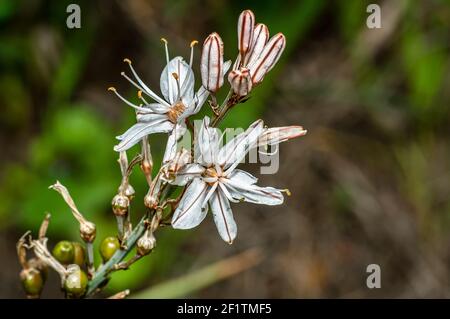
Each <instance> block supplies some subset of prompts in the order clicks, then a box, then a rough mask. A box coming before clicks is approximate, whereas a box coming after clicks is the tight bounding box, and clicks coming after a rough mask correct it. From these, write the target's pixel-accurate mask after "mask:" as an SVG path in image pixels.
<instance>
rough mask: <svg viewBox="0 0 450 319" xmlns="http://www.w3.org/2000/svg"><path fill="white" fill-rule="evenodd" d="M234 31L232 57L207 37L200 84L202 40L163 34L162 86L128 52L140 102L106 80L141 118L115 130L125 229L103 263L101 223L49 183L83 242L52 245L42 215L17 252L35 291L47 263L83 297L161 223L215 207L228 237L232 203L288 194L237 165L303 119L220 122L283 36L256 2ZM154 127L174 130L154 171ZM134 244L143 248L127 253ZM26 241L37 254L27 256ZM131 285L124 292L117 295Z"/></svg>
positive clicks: (118, 202) (272, 59) (195, 221)
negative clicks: (176, 52)
mask: <svg viewBox="0 0 450 319" xmlns="http://www.w3.org/2000/svg"><path fill="white" fill-rule="evenodd" d="M237 31H238V34H237V39H238V48H239V50H238V54H237V57H236V59H235V60H234V63H232V62H231V61H224V53H225V50H224V43H223V41H222V39H221V37H220V35H219V34H217V33H215V32H214V33H211V34H210V35H209V36H208V37H207V38H206V39H205V41H204V42H203V47H202V53H201V59H200V70H199V71H200V75H201V84H200V87H199V88H198V89H197V90H195V86H196V85H195V77H194V71H193V60H194V47H195V45H196V44H197V43H198V42H197V41H192V42H191V44H190V48H191V53H190V57H189V60H188V61H185V60H184V59H183V58H182V57H180V56H177V57H174V58H172V59H171V58H170V55H169V49H168V42H167V40H165V39H164V38H163V39H162V42H163V43H164V48H165V56H166V62H167V64H166V66H165V68H164V69H163V71H162V73H161V77H160V91H161V94H160V95H159V94H157V93H155V91H154V90H152V89H151V88H150V87H149V86H147V85H146V84H145V83H144V81H143V80H142V79H141V77H140V76H139V75H138V73H137V72H136V70H135V68H134V67H133V64H132V62H131V60H130V59H124V62H125V63H126V64H127V65H128V67H129V72H131V74H130V73H128V74H127V73H125V72H122V76H123V77H124V78H125V79H127V80H128V81H129V82H130V83H131V84H132V85H133V86H134V87H136V89H137V99H138V101H139V102H138V103H134V102H132V101H131V100H128V99H126V98H125V97H123V96H122V95H121V94H120V93H119V92H118V91H117V90H116V89H115V88H114V87H110V88H109V90H110V91H112V92H113V93H114V94H116V95H117V96H118V97H119V98H120V99H121V100H122V101H123V102H125V103H126V104H127V105H129V106H130V107H132V108H133V109H134V111H135V113H136V123H135V124H134V125H133V126H131V127H130V128H129V129H128V130H127V131H126V132H125V133H123V134H122V135H120V136H118V137H117V139H118V140H119V142H118V144H117V145H116V146H115V147H114V150H115V151H117V152H118V153H119V160H118V162H119V166H120V169H121V173H122V180H121V182H120V185H119V187H118V190H117V194H116V195H115V196H114V197H113V199H112V203H111V204H112V211H113V213H114V215H115V217H116V219H117V227H118V234H117V236H109V237H106V238H105V239H104V240H103V241H102V242H101V244H100V254H101V256H102V263H101V264H100V265H96V264H95V261H94V251H93V242H94V240H95V238H96V225H95V224H94V223H93V222H91V221H89V220H87V219H86V218H85V217H84V215H83V214H82V213H81V212H80V210H79V209H78V207H77V206H76V204H75V201H74V200H73V199H72V197H71V195H70V193H69V191H68V189H67V188H66V187H65V186H64V185H62V184H61V183H59V182H56V183H55V184H54V185H52V186H51V187H50V188H51V189H53V190H55V191H57V192H58V193H59V194H60V195H61V196H62V198H63V200H64V201H65V202H66V204H67V206H68V207H69V209H70V211H71V213H72V215H73V216H74V218H75V219H76V221H77V222H78V224H79V230H80V236H81V239H82V241H83V242H84V244H85V247H86V249H85V247H84V246H83V245H81V244H80V243H77V242H69V241H62V242H60V243H58V244H57V245H56V246H55V247H54V249H53V252H52V253H50V251H49V250H48V248H47V241H48V239H47V237H46V236H45V233H46V230H47V227H48V223H49V218H50V216H49V215H48V216H47V217H46V218H45V220H44V222H43V223H42V226H41V230H40V232H39V238H38V239H33V238H32V237H31V236H30V235H29V233H26V234H25V235H24V236H23V237H22V238H21V239H20V240H19V242H18V244H17V251H18V255H19V261H20V263H21V265H22V267H23V271H22V273H21V279H22V282H23V285H24V288H25V290H26V292H27V294H28V295H29V296H30V297H37V296H39V294H40V292H41V290H42V285H43V282H44V281H45V278H46V275H45V274H46V271H47V269H48V268H52V269H54V270H55V271H56V272H57V273H58V274H59V275H60V277H61V286H62V288H63V290H64V291H65V292H66V296H67V297H73V298H81V297H85V296H90V295H92V294H94V293H96V292H98V291H99V290H100V289H101V287H103V286H104V285H105V284H106V283H107V281H108V277H109V275H110V274H111V273H112V272H114V271H117V270H120V269H127V268H129V267H130V265H131V264H133V263H134V262H136V261H137V260H139V259H140V258H141V257H143V256H146V255H148V254H149V253H150V252H151V251H152V250H153V249H154V248H155V247H156V237H155V235H154V233H155V232H156V230H157V229H158V228H159V227H160V226H161V225H171V226H172V227H173V228H176V229H190V228H194V227H196V226H198V225H199V224H200V223H201V222H202V221H203V219H204V218H205V217H206V215H207V213H208V211H209V210H210V211H211V213H212V215H213V219H214V222H215V224H216V226H217V230H218V232H219V235H220V237H221V238H222V239H223V240H224V241H226V242H227V243H229V244H231V243H232V242H233V241H234V240H235V238H236V236H237V225H236V222H235V220H234V217H233V212H232V210H231V203H239V202H249V203H255V204H263V205H280V204H282V203H283V201H284V194H283V193H286V194H288V195H289V191H288V190H287V189H278V188H274V187H263V186H259V185H258V184H257V182H258V180H257V178H256V177H254V176H253V175H251V174H250V173H248V172H246V171H244V170H241V169H239V168H238V165H239V164H240V163H241V162H242V161H243V160H244V159H245V158H246V156H247V154H249V152H251V151H253V150H254V151H256V152H261V153H264V152H266V151H267V149H268V148H276V147H277V145H278V144H279V143H281V142H284V141H287V140H289V139H292V138H295V137H298V136H302V135H305V134H306V130H304V129H303V128H302V127H301V126H285V127H275V128H268V127H266V126H265V125H264V123H263V121H262V120H260V119H259V120H256V121H255V122H253V123H252V124H251V125H250V126H249V127H248V128H247V129H246V130H244V131H243V132H241V133H240V134H238V135H236V136H234V138H232V139H230V140H229V141H226V143H225V142H224V135H225V134H221V133H220V131H219V129H218V128H217V126H218V125H219V123H220V121H221V120H222V119H223V118H224V117H225V116H226V114H227V113H228V111H229V110H231V109H232V108H233V107H235V106H236V105H237V104H240V103H242V102H244V101H245V100H246V99H247V98H248V95H249V94H250V93H251V91H252V90H253V89H254V88H255V87H256V86H257V85H258V84H259V83H261V82H262V81H263V80H264V77H265V75H266V74H267V73H268V72H269V71H270V70H271V69H272V68H273V67H274V65H275V64H276V63H277V61H278V60H279V58H280V56H281V54H282V52H283V50H284V48H285V45H286V39H285V36H284V35H283V34H281V33H278V34H275V35H274V36H272V37H271V38H270V37H269V30H268V28H267V26H265V25H264V24H262V23H258V24H255V16H254V14H253V12H251V11H250V10H245V11H243V12H242V13H241V15H240V16H239V20H238V24H237ZM230 68H231V70H230ZM225 77H227V79H228V82H229V85H230V88H229V93H228V94H227V95H226V97H225V99H224V100H223V101H222V103H218V101H217V93H218V92H219V90H220V89H221V88H222V87H223V86H224V84H225V83H224V82H225V81H224V79H225ZM207 101H208V104H209V106H210V108H211V111H212V114H211V116H205V117H204V118H203V119H202V120H201V121H197V123H198V122H200V124H199V125H194V123H193V119H192V117H193V116H194V115H196V114H197V113H198V112H199V111H200V110H201V108H202V107H203V106H204V105H205V103H206V102H207ZM187 132H189V134H186V133H187ZM154 133H165V134H167V144H166V149H165V153H164V156H163V160H162V163H161V165H159V170H158V171H157V172H155V173H154V172H153V169H154V164H153V157H152V152H151V143H150V138H151V137H150V136H151V135H152V134H154ZM187 136H190V137H191V145H192V147H191V149H186V148H184V147H180V145H179V141H180V139H181V138H182V137H187ZM136 144H140V146H141V151H140V153H139V154H138V155H137V156H136V157H134V158H133V159H132V160H131V161H129V160H128V157H127V150H129V149H130V148H131V147H133V146H134V145H136ZM136 165H139V166H140V168H141V171H142V173H143V175H144V176H145V179H146V181H147V183H148V192H147V194H146V195H145V197H144V205H145V206H146V207H147V212H146V214H145V215H144V216H143V217H142V218H141V220H140V221H139V222H138V223H137V224H136V225H134V227H133V225H132V222H131V218H130V213H131V212H130V208H131V202H132V201H133V200H134V199H135V196H134V195H135V191H134V188H133V187H132V186H131V184H130V179H129V177H130V175H131V173H132V172H133V168H134V167H135V166H136ZM174 194H179V195H178V196H176V195H174ZM134 247H136V254H135V255H134V257H132V258H130V259H128V260H126V261H125V257H126V256H127V254H128V253H129V252H130V251H131V250H132V248H134ZM29 250H30V251H32V252H33V253H34V255H35V256H36V257H35V258H33V259H27V251H29ZM85 270H86V272H87V274H86V273H85ZM126 294H128V292H127V291H125V292H123V293H119V294H116V295H115V296H113V297H114V298H119V297H124V296H125V295H126Z"/></svg>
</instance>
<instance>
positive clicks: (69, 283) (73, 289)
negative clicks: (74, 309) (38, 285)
mask: <svg viewBox="0 0 450 319" xmlns="http://www.w3.org/2000/svg"><path fill="white" fill-rule="evenodd" d="M67 271H68V272H69V275H67V278H66V280H65V281H64V290H65V291H66V293H67V297H68V298H81V297H83V296H84V294H85V293H86V288H87V284H88V278H87V275H86V273H85V272H84V271H83V270H81V269H80V267H79V266H78V265H75V264H74V265H69V266H68V267H67Z"/></svg>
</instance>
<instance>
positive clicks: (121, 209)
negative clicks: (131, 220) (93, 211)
mask: <svg viewBox="0 0 450 319" xmlns="http://www.w3.org/2000/svg"><path fill="white" fill-rule="evenodd" d="M111 205H112V210H113V213H114V215H116V216H126V215H127V213H128V207H130V199H129V198H128V197H127V196H126V195H119V194H118V195H116V196H114V198H113V200H112V203H111Z"/></svg>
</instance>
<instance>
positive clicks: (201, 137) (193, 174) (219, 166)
mask: <svg viewBox="0 0 450 319" xmlns="http://www.w3.org/2000/svg"><path fill="white" fill-rule="evenodd" d="M264 131H265V129H264V127H263V122H262V120H258V121H256V122H254V123H253V124H252V125H250V127H249V128H248V129H247V130H246V131H245V132H243V133H241V134H240V135H238V136H236V137H235V138H234V139H232V140H231V141H229V142H228V143H227V144H226V145H224V146H223V147H220V142H221V141H220V140H221V138H220V136H219V131H218V129H216V128H212V127H210V126H209V118H208V117H205V119H204V120H203V123H202V126H201V128H200V129H199V131H198V133H197V136H198V142H197V143H196V145H195V147H196V150H195V154H196V156H197V158H196V160H195V163H193V164H188V165H186V166H185V167H184V168H183V169H182V170H180V171H179V172H178V175H179V177H181V176H183V177H185V178H180V180H181V181H182V184H186V183H187V182H188V181H190V184H189V185H188V186H187V188H186V190H185V192H184V195H183V197H182V198H181V200H180V203H179V205H178V207H177V209H176V210H175V212H174V215H173V218H172V226H173V227H174V228H178V229H189V228H193V227H196V226H197V225H199V224H200V223H201V222H202V220H203V219H204V218H205V216H206V214H207V212H208V203H209V206H210V207H211V212H212V214H213V217H214V221H215V223H216V226H217V229H218V231H219V234H220V236H221V237H222V239H223V240H225V241H226V242H228V243H230V244H231V243H232V242H233V240H234V239H235V237H236V234H237V226H236V222H235V221H234V218H233V213H232V211H231V207H230V202H241V201H245V202H250V203H256V204H265V205H279V204H281V203H283V200H284V197H283V195H282V190H279V189H276V188H273V187H260V186H258V185H256V182H257V178H256V177H254V176H252V175H251V174H249V173H247V172H245V171H243V170H240V169H237V168H236V167H237V165H238V164H239V163H240V162H241V160H242V159H244V158H245V156H246V154H247V153H248V151H249V150H250V149H251V148H253V147H255V146H256V145H257V143H258V138H259V137H260V136H261V134H263V133H264Z"/></svg>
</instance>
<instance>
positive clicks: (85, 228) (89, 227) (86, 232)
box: [49, 181, 96, 243]
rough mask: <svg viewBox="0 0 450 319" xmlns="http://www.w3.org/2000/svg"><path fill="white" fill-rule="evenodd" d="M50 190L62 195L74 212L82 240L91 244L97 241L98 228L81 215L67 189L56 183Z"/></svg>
mask: <svg viewBox="0 0 450 319" xmlns="http://www.w3.org/2000/svg"><path fill="white" fill-rule="evenodd" d="M49 188H51V189H54V190H55V191H57V192H58V193H60V194H61V196H62V197H63V199H64V201H65V202H66V204H67V205H68V206H69V207H70V209H71V210H72V214H73V217H75V219H76V220H77V221H78V222H79V223H80V235H81V238H82V239H83V240H84V241H86V242H89V243H92V242H93V241H94V239H95V235H96V227H95V224H94V223H92V222H90V221H88V220H87V219H86V218H84V216H83V215H82V214H81V213H80V211H79V210H78V208H77V206H76V205H75V202H74V201H73V199H72V197H71V196H70V194H69V191H68V190H67V188H66V187H65V186H64V185H62V184H61V183H60V182H59V181H56V183H55V184H54V185H51V186H50V187H49Z"/></svg>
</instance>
